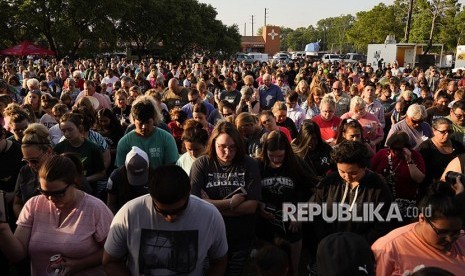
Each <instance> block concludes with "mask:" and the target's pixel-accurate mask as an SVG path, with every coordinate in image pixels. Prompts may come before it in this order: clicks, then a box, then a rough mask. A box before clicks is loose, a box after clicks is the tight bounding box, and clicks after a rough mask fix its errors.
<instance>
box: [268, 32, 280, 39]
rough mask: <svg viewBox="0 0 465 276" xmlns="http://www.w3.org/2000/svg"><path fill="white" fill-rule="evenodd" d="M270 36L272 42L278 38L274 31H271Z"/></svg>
mask: <svg viewBox="0 0 465 276" xmlns="http://www.w3.org/2000/svg"><path fill="white" fill-rule="evenodd" d="M268 35H269V36H271V40H274V37H275V36H278V33H275V31H274V29H271V33H268Z"/></svg>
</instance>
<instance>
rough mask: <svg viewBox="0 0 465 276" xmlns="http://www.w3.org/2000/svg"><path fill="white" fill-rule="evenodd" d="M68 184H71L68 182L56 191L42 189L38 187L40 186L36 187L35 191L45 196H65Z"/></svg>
mask: <svg viewBox="0 0 465 276" xmlns="http://www.w3.org/2000/svg"><path fill="white" fill-rule="evenodd" d="M70 185H71V184H68V185H66V187H64V188H63V189H61V190H58V191H44V190H42V188H40V187H38V188H37V191H38V192H39V193H40V194H42V195H44V196H45V197H54V198H62V197H64V196H65V194H66V190H68V188H69V186H70Z"/></svg>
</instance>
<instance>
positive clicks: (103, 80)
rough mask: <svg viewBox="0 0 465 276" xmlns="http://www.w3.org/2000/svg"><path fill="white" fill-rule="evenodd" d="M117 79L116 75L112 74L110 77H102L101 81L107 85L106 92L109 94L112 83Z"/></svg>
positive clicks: (111, 89)
mask: <svg viewBox="0 0 465 276" xmlns="http://www.w3.org/2000/svg"><path fill="white" fill-rule="evenodd" d="M117 81H119V78H118V77H116V76H113V77H111V78H109V77H108V76H107V77H104V78H103V79H102V83H104V84H105V85H106V86H107V90H106V91H107V93H109V94H111V93H112V91H113V86H114V84H115V83H116V82H117Z"/></svg>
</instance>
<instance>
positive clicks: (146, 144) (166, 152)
mask: <svg viewBox="0 0 465 276" xmlns="http://www.w3.org/2000/svg"><path fill="white" fill-rule="evenodd" d="M133 146H136V147H138V148H140V149H141V150H143V151H145V152H146V153H147V155H148V157H149V162H150V166H151V167H152V168H157V167H158V166H160V165H167V164H174V163H176V161H177V160H178V148H177V146H176V142H175V140H174V138H173V136H172V135H171V134H169V133H168V132H166V131H164V130H163V129H160V128H155V130H154V131H153V133H152V134H151V135H150V136H149V137H142V136H139V135H137V134H136V131H135V130H133V131H131V132H129V133H127V134H126V135H124V136H123V138H121V140H119V142H118V147H117V148H116V161H115V166H116V167H119V166H123V165H124V161H125V160H126V154H128V152H129V151H131V149H132V147H133Z"/></svg>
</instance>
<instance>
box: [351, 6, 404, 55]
mask: <svg viewBox="0 0 465 276" xmlns="http://www.w3.org/2000/svg"><path fill="white" fill-rule="evenodd" d="M396 12H397V11H396V9H395V7H394V6H393V5H391V6H386V5H385V4H383V3H380V4H378V5H376V6H375V7H373V9H371V10H370V11H361V12H358V13H357V14H356V18H355V20H354V23H353V25H352V28H351V29H350V30H348V31H347V41H348V42H349V43H352V44H353V45H354V46H355V48H356V50H358V51H366V50H367V47H368V44H369V43H383V42H384V40H385V38H386V36H387V35H389V34H393V35H395V36H396V37H402V35H403V31H404V25H403V23H402V21H401V20H400V19H399V15H398V14H396Z"/></svg>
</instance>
